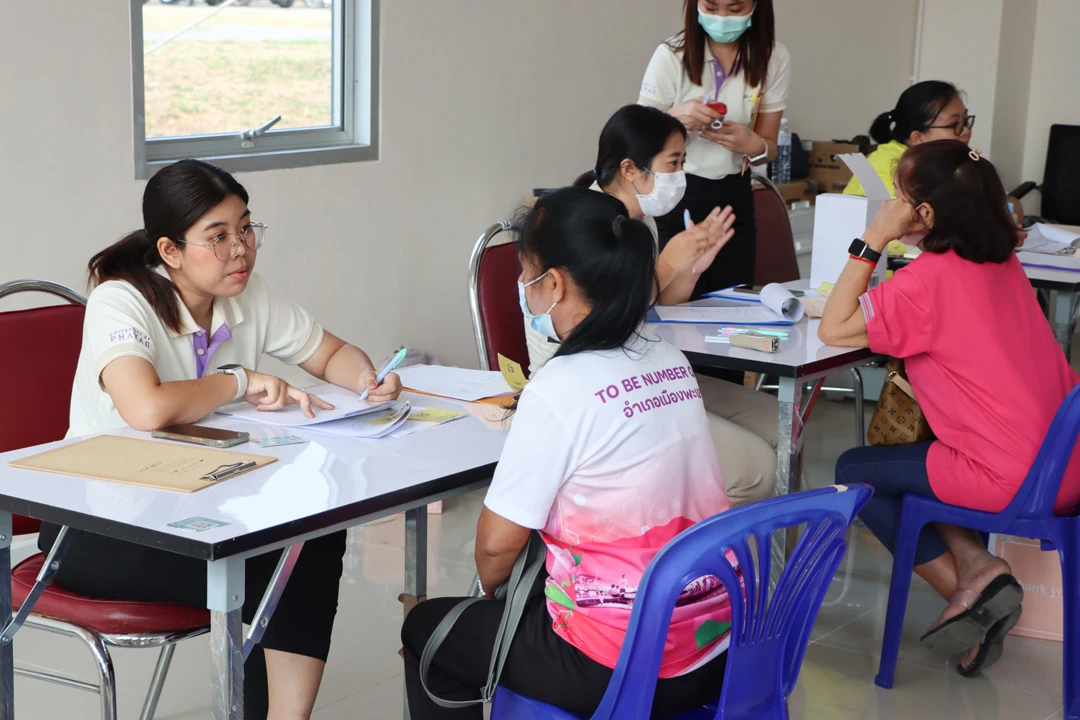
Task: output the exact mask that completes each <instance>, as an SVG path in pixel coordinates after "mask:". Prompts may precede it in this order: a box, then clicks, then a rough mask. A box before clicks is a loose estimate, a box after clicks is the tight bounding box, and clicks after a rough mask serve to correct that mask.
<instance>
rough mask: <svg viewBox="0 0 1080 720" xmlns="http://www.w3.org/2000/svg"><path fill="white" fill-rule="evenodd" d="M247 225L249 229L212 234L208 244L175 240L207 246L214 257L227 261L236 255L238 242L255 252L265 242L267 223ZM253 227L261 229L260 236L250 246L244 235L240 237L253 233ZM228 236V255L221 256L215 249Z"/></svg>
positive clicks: (249, 250) (268, 227)
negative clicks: (229, 244) (253, 245)
mask: <svg viewBox="0 0 1080 720" xmlns="http://www.w3.org/2000/svg"><path fill="white" fill-rule="evenodd" d="M247 226H248V228H250V230H241V231H240V232H239V233H232V232H225V233H218V234H217V235H214V236H213V237H212V238H210V241H211V242H210V244H207V243H197V242H191V241H190V240H178V241H175V242H182V243H185V244H187V245H195V246H197V247H203V248H208V249H209V250H211V251H213V253H214V257H216V258H217V259H218V260H220V261H221V262H229V261H230V260H232V259H233V258H234V257H236V256H237V249H239V247H240V243H243V244H244V247H245V248H247V250H248V252H255V251H257V250H258V249H259V248H261V247H262V246H263V245H264V244H265V243H266V231H267V230H269V229H270V226H269V225H266V224H264V223H248V225H247ZM255 228H261V229H262V236H261V237H259V238H258V239H256V240H255V247H252V246H251V245H249V244H248V241H247V240H246V239H245V238H244V237H241V235H247V234H248V233H249V232H250V233H251V234H252V235H254V234H255ZM230 237H232V238H233V241H232V245H231V246H229V257H227V258H223V257H221V256H220V255H218V251H217V249H218V246H219V245H220V244H221V243H223V242H225V240H227V239H228V238H230Z"/></svg>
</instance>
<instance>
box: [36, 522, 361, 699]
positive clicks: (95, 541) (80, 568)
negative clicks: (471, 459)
mask: <svg viewBox="0 0 1080 720" xmlns="http://www.w3.org/2000/svg"><path fill="white" fill-rule="evenodd" d="M57 532H59V528H58V527H57V526H56V525H50V524H45V525H43V526H42V529H41V535H40V536H39V538H38V546H39V547H40V548H41V550H42V551H43V552H46V553H47V552H48V551H49V549H50V548H52V545H53V543H54V542H55V540H56V534H57ZM345 539H346V533H345V531H341V532H337V533H333V534H331V535H326V536H323V537H320V538H317V539H315V540H309V541H307V542H306V543H305V544H304V549H303V550H302V551H301V552H300V557H299V558H298V559H297V561H296V566H295V567H294V568H293V573H292V575H291V576H290V578H289V583H288V584H287V585H286V586H285V591H284V592H283V593H282V595H281V601H280V602H279V603H278V606H277V609H276V610H275V611H274V616H273V618H271V620H270V624H269V625H268V626H267V627H266V632H265V634H264V635H263V639H262V642H261V643H260V644H259V645H257V646H256V647H255V649H253V650H252V651H251V654H250V655H249V656H248V659H247V661H246V662H245V663H244V706H245V707H244V717H246V718H251V719H252V720H263V719H264V718H266V715H267V712H268V705H269V700H268V694H267V686H266V657H265V655H264V654H263V650H264V649H265V648H269V649H271V650H281V651H283V652H290V653H296V654H298V655H306V656H308V657H313V658H317V659H319V660H322V661H324V662H325V661H326V657H327V655H328V654H329V653H330V635H331V633H332V632H333V628H334V615H335V614H336V613H337V602H338V582H339V580H340V579H341V572H342V557H343V556H344V555H345ZM64 543H65V545H66V546H67V550H66V553H65V555H64V560H63V562H62V563H61V565H60V571H59V573H57V576H56V582H57V583H58V584H60V585H62V586H63V587H65V588H67V589H68V590H71V591H72V592H76V593H79V594H80V595H86V596H89V597H97V598H106V599H110V600H135V601H140V602H175V603H183V604H185V605H194V606H196V607H206V563H205V562H203V561H202V560H196V559H194V558H188V557H183V556H181V555H176V554H174V553H170V552H165V551H164V550H158V549H156V548H149V547H144V546H142V545H136V544H134V543H128V542H122V541H120V540H113V539H112V538H106V537H102V536H100V535H93V534H91V533H84V532H81V531H77V530H68V534H67V537H66V539H65V540H64ZM282 552H283V551H281V550H276V551H274V552H269V553H266V554H264V555H258V556H256V557H252V558H249V559H248V560H247V562H246V563H245V580H246V582H245V593H246V597H245V599H244V608H243V613H242V614H243V617H244V622H246V623H250V622H251V620H252V618H253V617H254V616H255V611H256V610H257V609H258V607H259V602H260V601H261V600H262V596H263V593H264V592H265V591H266V588H267V586H268V585H269V584H270V579H271V577H272V576H273V573H274V569H275V568H276V567H277V563H278V559H279V558H280V557H281V553H282Z"/></svg>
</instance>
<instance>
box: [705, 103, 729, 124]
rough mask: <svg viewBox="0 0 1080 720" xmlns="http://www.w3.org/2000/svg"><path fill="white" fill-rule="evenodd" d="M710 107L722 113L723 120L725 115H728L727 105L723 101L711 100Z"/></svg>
mask: <svg viewBox="0 0 1080 720" xmlns="http://www.w3.org/2000/svg"><path fill="white" fill-rule="evenodd" d="M709 107H710V108H712V109H713V110H715V111H716V112H718V113H720V115H721V118H720V119H721V120H723V116H724V115H727V105H725V104H724V103H722V102H711V103H709Z"/></svg>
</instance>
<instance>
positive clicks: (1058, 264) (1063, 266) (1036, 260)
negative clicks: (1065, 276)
mask: <svg viewBox="0 0 1080 720" xmlns="http://www.w3.org/2000/svg"><path fill="white" fill-rule="evenodd" d="M1016 256H1017V257H1018V258H1020V264H1021V265H1025V266H1027V267H1041V268H1051V269H1055V270H1073V271H1080V257H1075V256H1073V255H1046V254H1044V253H1038V252H1027V248H1024V249H1023V250H1021V251H1020V252H1018V253H1016Z"/></svg>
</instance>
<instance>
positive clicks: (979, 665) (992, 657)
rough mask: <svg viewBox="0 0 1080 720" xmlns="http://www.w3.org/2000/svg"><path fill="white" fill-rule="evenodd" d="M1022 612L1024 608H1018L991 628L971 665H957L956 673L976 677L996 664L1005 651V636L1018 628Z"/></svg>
mask: <svg viewBox="0 0 1080 720" xmlns="http://www.w3.org/2000/svg"><path fill="white" fill-rule="evenodd" d="M1022 612H1023V608H1022V607H1018V608H1016V609H1015V610H1013V611H1012V612H1011V613H1009V614H1008V615H1006V616H1005V617H1004V618H1002V619H1001V620H998V621H997V622H996V623H995V624H994V626H993V627H992V628H990V632H988V633H986V639H984V640H983V641H982V645H981V646H979V653H978V654H977V655H976V656H975V659H974V660H972V661H971V664H970V665H957V666H956V672H958V673H960V674H961V675H963V676H964V677H975V676H976V675H978V674H979V673H980V672H982V671H983V670H985V669H986V668H988V667H990V666H991V665H993V664H994V663H996V662H997V661H998V660H999V659H1000V658H1001V653H1002V652H1003V651H1004V649H1005V636H1006V635H1008V634H1009V631H1010V630H1012V629H1013V628H1014V627H1015V626H1016V623H1017V622H1018V621H1019V620H1020V614H1021V613H1022Z"/></svg>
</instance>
